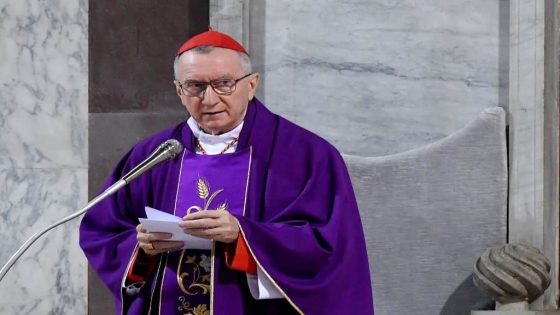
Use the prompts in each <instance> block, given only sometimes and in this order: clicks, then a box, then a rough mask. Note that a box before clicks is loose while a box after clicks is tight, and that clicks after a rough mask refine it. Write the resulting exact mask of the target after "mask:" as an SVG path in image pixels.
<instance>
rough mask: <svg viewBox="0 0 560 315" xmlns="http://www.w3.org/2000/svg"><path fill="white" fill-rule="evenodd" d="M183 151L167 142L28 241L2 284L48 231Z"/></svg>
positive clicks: (9, 264) (10, 262)
mask: <svg viewBox="0 0 560 315" xmlns="http://www.w3.org/2000/svg"><path fill="white" fill-rule="evenodd" d="M182 149H183V147H182V145H181V144H180V143H179V142H178V141H177V140H174V139H170V140H167V141H166V142H164V143H162V144H161V145H160V146H159V147H158V148H157V149H155V150H154V152H153V153H152V154H150V156H148V157H147V158H146V159H145V160H144V161H143V162H142V163H140V164H139V165H138V166H136V167H135V168H133V169H132V170H131V171H130V172H128V173H127V174H126V175H125V176H123V178H122V179H120V180H118V181H117V182H116V183H114V184H113V185H111V186H110V187H108V188H107V189H105V190H104V191H103V192H102V193H101V194H99V195H98V196H97V197H95V198H93V199H92V200H91V201H90V202H88V204H87V205H86V206H85V207H84V208H82V210H80V211H78V212H75V213H73V214H71V215H69V216H67V217H65V218H62V219H60V220H59V221H57V222H55V223H53V224H51V225H49V226H47V227H46V228H44V229H42V230H40V231H39V232H37V233H35V234H33V235H32V236H31V237H30V238H29V239H28V240H27V241H25V243H23V245H22V246H21V247H20V248H19V249H18V250H17V251H16V252H15V254H13V255H12V257H10V259H9V260H8V262H7V263H6V264H5V265H4V266H3V267H2V269H1V270H0V282H1V281H2V279H4V276H5V275H6V274H7V273H8V271H9V270H10V268H12V266H13V265H14V263H15V262H16V261H17V260H18V259H19V258H20V257H21V255H22V254H23V253H24V252H25V251H26V250H27V249H28V248H29V246H31V245H32V244H33V243H35V241H37V240H38V239H39V238H40V237H41V236H43V234H45V233H47V232H48V231H50V230H52V229H54V228H55V227H57V226H59V225H61V224H64V223H66V222H68V221H70V220H72V219H74V218H77V217H79V216H81V215H82V214H84V213H86V212H87V211H88V210H89V209H91V208H92V207H93V206H95V205H96V204H98V203H100V202H101V201H103V199H105V198H107V197H109V196H111V195H112V194H114V193H116V192H117V191H118V190H119V189H121V188H123V187H124V186H125V185H127V184H128V183H130V182H131V181H132V180H134V179H135V178H137V177H138V176H140V175H141V174H142V173H144V172H146V171H147V170H149V169H150V168H152V167H154V166H155V165H156V164H158V163H161V162H163V161H166V160H169V159H173V158H175V157H176V156H177V155H178V153H179V152H180V151H181V150H182Z"/></svg>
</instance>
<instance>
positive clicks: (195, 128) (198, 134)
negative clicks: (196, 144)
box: [187, 117, 243, 145]
mask: <svg viewBox="0 0 560 315" xmlns="http://www.w3.org/2000/svg"><path fill="white" fill-rule="evenodd" d="M187 124H188V125H189V128H191V131H192V133H193V135H194V136H195V138H197V139H198V141H200V143H202V144H210V145H216V144H222V143H223V144H224V145H227V144H229V142H230V141H231V140H233V139H234V138H237V137H239V134H240V133H241V129H242V128H243V121H242V122H241V123H240V124H239V125H238V126H237V127H235V128H233V129H232V130H230V131H228V132H226V133H222V134H220V135H211V134H208V133H206V132H204V130H202V129H201V128H200V126H199V125H198V123H197V122H196V120H194V118H192V117H189V119H188V120H187Z"/></svg>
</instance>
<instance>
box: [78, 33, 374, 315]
mask: <svg viewBox="0 0 560 315" xmlns="http://www.w3.org/2000/svg"><path fill="white" fill-rule="evenodd" d="M174 70H175V81H174V84H175V89H176V91H177V95H178V96H179V98H180V100H181V103H182V104H183V105H184V106H185V108H186V109H187V111H188V112H189V114H190V118H189V119H188V120H187V121H186V122H184V123H181V124H179V125H177V126H174V127H172V128H169V129H167V130H165V131H163V132H160V133H158V134H156V135H153V136H151V137H149V138H147V139H145V140H143V141H141V142H139V143H138V144H136V145H135V146H134V147H133V148H132V150H131V151H130V152H129V153H128V154H127V155H126V156H125V157H124V158H123V159H122V160H121V161H120V163H119V164H118V165H117V167H116V169H115V170H114V172H113V174H112V176H111V178H110V179H109V180H108V182H107V184H106V185H107V186H108V185H111V184H112V183H114V182H115V181H116V180H118V179H119V178H121V176H123V174H125V173H126V172H128V171H129V170H130V169H131V168H133V167H134V166H135V165H137V164H138V163H140V162H141V161H142V160H143V159H144V158H145V157H146V156H148V155H149V154H150V152H152V150H154V148H155V147H157V145H159V144H160V143H161V142H163V141H164V140H166V139H170V138H174V139H177V140H178V141H180V142H181V143H182V144H183V145H184V147H185V150H184V152H183V153H182V155H181V156H180V157H179V158H177V159H175V160H173V161H170V162H167V163H165V164H162V165H159V166H156V167H155V168H154V169H152V170H151V171H150V172H148V173H146V174H145V175H143V176H142V177H140V178H138V179H137V180H136V181H134V182H132V183H131V184H130V185H129V186H127V187H126V188H125V189H123V190H121V191H119V192H118V193H116V194H115V195H113V197H111V198H110V199H107V200H105V201H104V202H102V203H100V204H99V205H98V206H96V207H95V208H93V209H91V210H90V212H89V213H88V214H87V215H86V216H85V217H84V219H83V221H82V225H81V227H80V245H81V246H82V248H83V250H84V252H85V253H86V256H87V257H88V259H89V261H90V263H91V265H92V267H93V268H94V269H95V271H96V272H97V273H98V274H99V276H100V277H101V279H103V281H104V282H105V283H106V285H107V286H108V287H109V289H110V290H111V291H112V292H113V294H114V296H115V302H116V307H117V312H118V313H123V314H166V315H167V314H194V315H201V314H373V301H372V294H371V283H370V278H369V268H368V261H367V253H366V249H365V242H364V236H363V232H362V227H361V222H360V218H359V214H358V209H357V205H356V200H355V197H354V193H353V190H352V186H351V183H350V178H349V176H348V172H347V170H346V167H345V165H344V161H343V160H342V158H341V156H340V154H339V153H338V152H337V150H336V149H335V148H334V147H333V146H332V145H330V144H329V143H327V142H326V141H325V140H323V139H321V138H319V137H318V136H316V135H314V134H312V133H310V132H309V131H306V130H305V129H303V128H301V127H298V126H296V125H294V124H293V123H291V122H289V121H287V120H286V119H284V118H282V117H280V116H277V115H275V114H273V113H271V112H270V111H268V109H267V108H266V107H265V106H264V105H263V104H262V103H260V102H259V101H258V100H257V99H256V98H255V97H254V95H255V91H256V89H257V86H258V83H259V74H258V73H254V72H252V69H251V62H250V60H249V54H248V53H247V51H246V50H245V49H244V48H243V47H242V46H241V45H240V44H239V43H237V42H236V41H235V40H233V39H232V38H231V37H229V36H227V35H225V34H223V33H219V32H215V31H213V30H211V29H210V30H209V31H208V32H205V33H202V34H199V35H197V36H195V37H193V38H191V39H190V40H188V41H187V42H185V44H183V45H182V47H181V48H180V49H179V51H178V52H177V56H176V60H175V64H174ZM145 206H150V207H153V208H156V209H159V210H161V211H165V212H168V213H170V214H174V215H175V216H179V217H181V218H182V221H181V222H180V223H179V225H180V226H181V228H182V229H183V231H184V233H187V234H189V235H191V236H194V237H198V238H203V239H208V240H211V244H212V246H211V249H210V250H208V249H200V248H198V249H197V248H193V247H190V244H189V243H188V242H180V241H173V240H169V239H170V238H171V235H170V234H167V233H162V232H161V231H148V230H147V229H146V228H145V227H142V225H140V224H139V218H142V217H146V213H145V210H144V209H145ZM208 243H210V241H208Z"/></svg>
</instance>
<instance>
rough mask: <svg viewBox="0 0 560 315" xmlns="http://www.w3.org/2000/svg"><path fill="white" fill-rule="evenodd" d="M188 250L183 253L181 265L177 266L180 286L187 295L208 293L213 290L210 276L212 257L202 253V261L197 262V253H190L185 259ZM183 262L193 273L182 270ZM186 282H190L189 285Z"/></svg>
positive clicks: (180, 259)
mask: <svg viewBox="0 0 560 315" xmlns="http://www.w3.org/2000/svg"><path fill="white" fill-rule="evenodd" d="M186 251H187V250H186V249H185V250H183V252H182V253H181V257H180V258H179V267H178V268H177V283H178V284H179V288H180V289H181V291H182V292H183V293H185V294H187V295H197V294H208V293H209V292H210V291H211V287H210V276H209V272H210V262H209V260H210V258H209V257H208V256H207V255H204V254H202V255H200V263H197V262H196V258H197V255H190V256H187V258H186V259H185V260H184V261H183V257H184V255H185V253H186ZM183 264H185V265H186V268H187V269H188V270H189V271H192V274H190V273H189V272H181V269H182V268H181V267H182V265H183ZM201 268H202V269H201ZM186 284H188V286H186ZM197 289H198V290H197Z"/></svg>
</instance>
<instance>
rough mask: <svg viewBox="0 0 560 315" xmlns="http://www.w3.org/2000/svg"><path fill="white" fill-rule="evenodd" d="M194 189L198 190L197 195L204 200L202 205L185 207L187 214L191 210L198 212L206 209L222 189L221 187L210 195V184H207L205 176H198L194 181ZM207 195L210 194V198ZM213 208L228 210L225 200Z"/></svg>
mask: <svg viewBox="0 0 560 315" xmlns="http://www.w3.org/2000/svg"><path fill="white" fill-rule="evenodd" d="M196 189H197V191H198V197H199V198H200V199H202V200H203V201H204V207H200V206H190V207H189V208H188V209H187V214H191V212H193V211H194V212H199V211H203V210H208V208H209V207H210V205H211V204H212V201H214V199H215V198H216V196H218V194H219V193H221V192H222V191H224V190H223V189H218V190H216V191H215V192H214V193H213V194H212V195H211V196H210V184H208V180H206V178H204V177H199V178H198V181H197V182H196ZM208 196H210V198H208ZM195 210H196V211H195ZM215 210H222V211H228V203H227V201H224V202H221V203H220V204H219V205H218V207H217V208H216V209H215Z"/></svg>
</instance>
